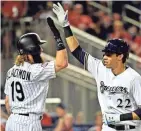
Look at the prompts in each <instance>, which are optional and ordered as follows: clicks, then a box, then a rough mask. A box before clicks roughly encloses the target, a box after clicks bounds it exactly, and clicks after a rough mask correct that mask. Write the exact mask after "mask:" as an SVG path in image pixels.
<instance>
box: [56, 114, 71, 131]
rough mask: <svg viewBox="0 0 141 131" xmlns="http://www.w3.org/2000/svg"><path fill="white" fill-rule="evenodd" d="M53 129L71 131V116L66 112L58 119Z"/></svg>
mask: <svg viewBox="0 0 141 131" xmlns="http://www.w3.org/2000/svg"><path fill="white" fill-rule="evenodd" d="M54 131H73V116H72V115H71V114H66V115H65V116H64V118H61V119H59V122H58V124H57V127H56V128H55V130H54Z"/></svg>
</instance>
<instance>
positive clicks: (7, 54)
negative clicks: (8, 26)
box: [2, 30, 12, 59]
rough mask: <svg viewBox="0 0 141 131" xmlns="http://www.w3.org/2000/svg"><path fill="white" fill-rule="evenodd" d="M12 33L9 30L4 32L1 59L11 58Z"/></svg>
mask: <svg viewBox="0 0 141 131" xmlns="http://www.w3.org/2000/svg"><path fill="white" fill-rule="evenodd" d="M11 51H12V33H11V31H9V30H5V31H4V32H3V35H2V57H3V58H7V59H8V58H11V57H12V52H11Z"/></svg>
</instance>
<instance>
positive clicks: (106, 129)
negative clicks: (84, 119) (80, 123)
mask: <svg viewBox="0 0 141 131" xmlns="http://www.w3.org/2000/svg"><path fill="white" fill-rule="evenodd" d="M102 131H141V126H140V127H137V128H135V129H129V130H115V129H113V128H111V127H109V126H107V125H103V126H102Z"/></svg>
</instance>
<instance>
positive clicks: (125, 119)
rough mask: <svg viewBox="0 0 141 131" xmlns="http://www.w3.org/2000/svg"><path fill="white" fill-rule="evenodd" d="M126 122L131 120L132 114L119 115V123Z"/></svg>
mask: <svg viewBox="0 0 141 131" xmlns="http://www.w3.org/2000/svg"><path fill="white" fill-rule="evenodd" d="M127 120H133V116H132V113H126V114H121V115H120V121H127Z"/></svg>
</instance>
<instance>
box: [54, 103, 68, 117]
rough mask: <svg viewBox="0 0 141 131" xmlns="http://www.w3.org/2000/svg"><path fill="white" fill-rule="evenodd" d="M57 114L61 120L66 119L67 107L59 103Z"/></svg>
mask: <svg viewBox="0 0 141 131" xmlns="http://www.w3.org/2000/svg"><path fill="white" fill-rule="evenodd" d="M56 113H57V115H58V117H59V118H61V117H64V116H65V115H66V107H65V105H64V104H63V103H59V104H58V105H57V107H56Z"/></svg>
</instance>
